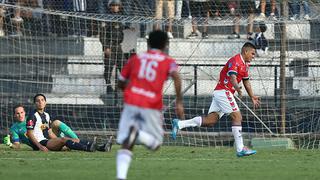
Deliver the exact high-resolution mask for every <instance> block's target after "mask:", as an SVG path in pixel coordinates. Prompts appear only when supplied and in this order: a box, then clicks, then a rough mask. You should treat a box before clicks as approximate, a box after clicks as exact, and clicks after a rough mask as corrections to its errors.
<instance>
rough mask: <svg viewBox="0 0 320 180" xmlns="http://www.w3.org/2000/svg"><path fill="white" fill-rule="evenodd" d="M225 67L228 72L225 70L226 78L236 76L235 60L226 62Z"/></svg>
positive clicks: (236, 66)
mask: <svg viewBox="0 0 320 180" xmlns="http://www.w3.org/2000/svg"><path fill="white" fill-rule="evenodd" d="M227 67H228V70H227V75H228V76H231V75H232V74H234V75H237V74H238V65H237V63H236V61H235V58H232V59H230V60H229V61H228V62H227Z"/></svg>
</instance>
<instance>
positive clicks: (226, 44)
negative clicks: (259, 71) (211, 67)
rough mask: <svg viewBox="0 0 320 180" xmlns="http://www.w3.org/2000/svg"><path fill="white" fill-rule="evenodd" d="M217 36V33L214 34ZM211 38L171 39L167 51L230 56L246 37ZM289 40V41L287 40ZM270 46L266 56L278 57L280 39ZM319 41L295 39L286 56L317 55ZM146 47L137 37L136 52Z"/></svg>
mask: <svg viewBox="0 0 320 180" xmlns="http://www.w3.org/2000/svg"><path fill="white" fill-rule="evenodd" d="M216 36H218V35H216ZM219 37H220V38H213V39H177V38H176V39H171V40H170V43H169V49H168V53H169V55H170V56H173V57H175V58H178V59H179V58H186V59H188V58H190V57H191V58H214V57H225V58H228V57H232V56H233V55H235V54H237V53H239V52H240V51H241V47H242V45H243V44H244V43H245V42H246V41H247V40H246V39H234V40H230V39H225V38H223V37H225V36H219ZM289 42H290V41H289ZM269 45H270V48H269V53H268V56H267V57H270V58H274V57H280V41H278V40H273V41H270V44H269ZM319 46H320V41H316V40H315V41H313V40H308V41H304V40H299V41H298V40H295V41H292V42H291V43H290V46H288V56H290V57H292V56H296V57H299V56H301V54H306V56H307V57H310V56H309V54H316V55H312V57H317V56H318V57H319ZM146 49H147V42H146V39H144V38H139V39H138V44H137V52H138V53H139V52H143V51H145V50H146Z"/></svg>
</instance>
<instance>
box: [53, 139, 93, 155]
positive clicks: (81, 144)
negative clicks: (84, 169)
mask: <svg viewBox="0 0 320 180" xmlns="http://www.w3.org/2000/svg"><path fill="white" fill-rule="evenodd" d="M59 139H61V140H62V141H63V142H64V144H65V146H66V147H68V148H69V149H72V150H78V151H88V152H94V151H95V150H96V147H97V140H96V137H94V139H93V141H92V142H91V141H86V140H80V139H71V138H67V137H62V138H59Z"/></svg>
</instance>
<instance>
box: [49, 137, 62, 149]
mask: <svg viewBox="0 0 320 180" xmlns="http://www.w3.org/2000/svg"><path fill="white" fill-rule="evenodd" d="M64 145H65V142H64V140H62V139H61V138H53V139H49V140H48V141H47V144H46V145H45V146H46V147H47V148H48V149H49V150H50V151H60V150H61V149H62V147H63V146H64Z"/></svg>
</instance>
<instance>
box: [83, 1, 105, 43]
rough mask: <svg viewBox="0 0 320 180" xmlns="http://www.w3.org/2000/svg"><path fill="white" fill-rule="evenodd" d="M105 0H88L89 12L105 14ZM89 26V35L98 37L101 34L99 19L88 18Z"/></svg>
mask: <svg viewBox="0 0 320 180" xmlns="http://www.w3.org/2000/svg"><path fill="white" fill-rule="evenodd" d="M103 7H104V4H103V0H89V1H87V11H86V12H87V13H91V14H104V13H105V11H104V8H103ZM86 24H87V28H88V31H87V32H88V33H87V35H88V37H97V36H98V35H99V27H98V21H96V20H93V19H88V20H86Z"/></svg>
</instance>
